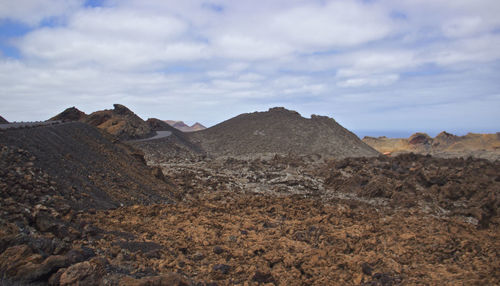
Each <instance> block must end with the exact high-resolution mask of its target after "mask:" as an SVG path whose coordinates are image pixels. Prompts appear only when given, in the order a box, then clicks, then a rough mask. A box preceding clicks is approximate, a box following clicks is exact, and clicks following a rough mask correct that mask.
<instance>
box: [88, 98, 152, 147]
mask: <svg viewBox="0 0 500 286" xmlns="http://www.w3.org/2000/svg"><path fill="white" fill-rule="evenodd" d="M113 106H114V109H112V110H102V111H96V112H94V113H91V114H90V115H88V116H87V117H86V118H84V119H83V120H82V121H83V122H85V123H88V124H90V125H93V126H96V127H98V128H100V129H103V130H105V131H107V132H108V133H110V134H112V135H115V136H117V137H118V138H120V139H122V140H130V139H140V138H146V137H149V136H153V135H154V133H153V132H152V130H151V127H150V126H149V125H148V124H147V123H146V122H145V121H144V120H142V119H141V118H140V117H139V116H137V115H136V114H135V113H133V112H132V111H130V109H128V108H127V107H125V106H123V105H121V104H114V105H113Z"/></svg>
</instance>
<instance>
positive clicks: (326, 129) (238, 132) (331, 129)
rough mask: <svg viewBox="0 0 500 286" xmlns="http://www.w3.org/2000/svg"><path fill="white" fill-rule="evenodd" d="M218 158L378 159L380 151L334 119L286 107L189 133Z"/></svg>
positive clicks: (244, 116)
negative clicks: (271, 155) (301, 156)
mask: <svg viewBox="0 0 500 286" xmlns="http://www.w3.org/2000/svg"><path fill="white" fill-rule="evenodd" d="M189 137H190V138H191V139H192V140H193V142H194V143H197V144H199V145H200V146H202V148H203V149H204V150H205V151H206V152H207V153H208V154H209V155H214V156H239V155H255V154H266V153H267V154H269V153H280V154H314V153H318V154H322V155H328V156H330V157H335V158H345V157H362V156H376V155H378V152H377V151H375V150H374V149H372V148H371V147H370V146H368V145H366V144H365V143H363V142H362V141H361V140H360V139H359V138H358V137H357V136H356V135H354V134H353V133H351V132H350V131H348V130H347V129H345V128H343V127H342V126H340V125H339V124H338V123H337V122H335V120H333V119H332V118H328V117H324V116H315V115H313V116H312V117H311V119H306V118H303V117H302V116H300V114H298V113H297V112H295V111H290V110H287V109H285V108H282V107H277V108H271V109H269V111H267V112H254V113H247V114H241V115H239V116H236V117H234V118H232V119H229V120H227V121H224V122H222V123H220V124H217V125H215V126H213V127H210V128H208V129H205V130H202V131H198V132H193V133H189Z"/></svg>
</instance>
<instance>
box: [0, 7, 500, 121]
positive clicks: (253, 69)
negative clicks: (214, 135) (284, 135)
mask: <svg viewBox="0 0 500 286" xmlns="http://www.w3.org/2000/svg"><path fill="white" fill-rule="evenodd" d="M0 1H2V0H0ZM19 3H20V4H19ZM45 3H46V1H36V0H32V1H24V0H20V1H15V4H14V2H12V1H3V2H2V4H1V5H0V7H2V8H0V20H2V19H4V20H5V19H10V20H12V21H17V22H20V23H25V24H27V25H31V27H30V31H28V32H27V33H23V34H21V35H17V36H9V35H8V34H6V35H5V36H4V37H3V39H5V41H6V42H7V41H8V43H9V44H10V43H13V45H14V47H15V48H16V49H17V50H18V51H19V53H18V54H19V56H18V57H17V58H15V57H14V58H11V59H5V58H2V55H1V53H0V99H1V100H2V102H3V103H5V104H2V105H1V106H0V114H2V116H5V117H7V118H8V119H11V118H12V120H38V119H45V118H49V117H50V116H53V115H54V114H56V113H58V112H60V110H62V109H64V108H65V107H67V106H73V105H76V106H77V107H79V108H82V109H84V110H85V111H87V112H90V111H94V110H97V109H102V108H110V106H111V104H112V103H116V102H120V103H123V104H126V105H130V107H131V108H132V109H133V110H136V111H137V112H138V113H139V114H140V115H141V116H143V117H152V116H154V117H159V118H162V119H168V118H172V119H182V120H186V121H188V122H189V121H201V122H203V123H205V124H207V125H210V124H214V123H217V122H219V121H222V120H225V119H227V118H229V117H230V116H232V115H236V114H237V113H239V112H249V111H253V110H255V109H259V110H266V109H267V108H269V107H270V106H272V105H284V106H287V107H289V108H295V109H297V110H298V111H299V112H301V113H302V114H304V115H308V114H310V113H316V114H318V113H319V114H325V115H332V113H333V114H334V115H335V116H336V117H337V116H338V117H339V118H340V120H341V122H346V124H351V126H347V127H349V128H357V129H361V127H363V126H366V127H369V128H372V129H373V128H376V127H377V122H378V120H382V119H381V118H384V116H385V115H384V114H389V115H390V116H391V118H395V119H397V122H394V123H392V127H391V123H390V118H389V119H387V120H382V121H383V122H384V126H385V128H396V127H397V126H404V124H408V126H409V125H410V123H411V124H413V123H414V122H418V124H421V126H424V127H425V126H431V127H432V126H434V122H433V121H435V120H436V118H432V120H431V119H427V118H431V117H425V116H423V117H419V113H420V114H422V113H423V110H425V109H426V108H428V110H433V111H436V112H439V111H440V112H441V113H442V114H448V115H449V116H451V117H452V118H454V119H453V120H450V122H456V125H457V126H458V125H460V124H462V125H464V126H469V127H471V128H472V126H480V125H485V126H486V125H487V123H485V120H486V119H483V117H482V111H481V110H480V109H478V110H477V111H470V112H469V113H470V114H471V116H469V119H468V120H472V121H474V123H470V122H467V124H466V122H465V119H460V117H459V116H458V115H457V114H458V113H457V112H458V110H463V109H464V108H466V107H467V106H469V105H470V106H476V107H478V108H479V107H481V108H482V110H483V111H484V106H485V104H482V103H481V101H482V100H486V99H487V100H488V102H489V104H488V106H497V107H498V106H500V102H499V99H498V94H499V93H500V91H499V89H500V87H499V85H498V79H499V78H498V70H499V68H500V52H499V51H498V49H497V48H496V47H498V46H500V34H499V33H498V31H499V30H500V18H499V17H498V14H499V13H500V2H498V1H496V0H477V1H467V0H457V1H446V0H407V1H398V0H377V1H361V0H359V1H358V0H354V1H333V0H331V1H329V0H311V1H305V0H275V1H257V2H256V1H250V0H241V1H230V0H214V1H201V0H200V1H156V0H106V1H103V5H102V7H87V6H85V5H84V3H83V1H76V0H75V1H72V0H65V1H63V0H60V1H59V0H54V1H52V2H51V4H52V5H45ZM42 4H43V5H42ZM51 19H57V21H55V22H54V23H52V24H47V21H48V22H50V21H51ZM0 33H2V30H1V29H0ZM1 49H2V47H1V46H0V50H1ZM12 54H16V53H12ZM495 95H496V97H495ZM446 108H449V109H453V110H455V111H457V112H455V111H453V110H452V111H449V110H445V109H446ZM488 110H489V111H488V112H490V111H491V110H490V109H488ZM26 111H27V112H26ZM474 114H475V116H472V115H474ZM488 114H489V115H488V116H489V117H484V118H488V120H492V119H495V118H496V119H497V121H500V115H498V116H497V117H495V115H493V113H491V112H490V113H488ZM16 117H17V118H16ZM471 118H473V119H471ZM336 119H337V118H336ZM415 124H416V123H415ZM396 125H397V126H396Z"/></svg>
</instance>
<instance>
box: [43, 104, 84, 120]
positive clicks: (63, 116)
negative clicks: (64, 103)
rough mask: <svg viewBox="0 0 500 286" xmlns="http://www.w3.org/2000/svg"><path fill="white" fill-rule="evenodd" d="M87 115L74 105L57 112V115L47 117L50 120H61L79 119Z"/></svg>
mask: <svg viewBox="0 0 500 286" xmlns="http://www.w3.org/2000/svg"><path fill="white" fill-rule="evenodd" d="M85 117H87V114H85V112H82V111H80V110H78V108H76V107H74V106H73V107H70V108H67V109H66V110H64V111H63V112H61V113H59V114H58V115H56V116H54V117H52V118H51V119H49V120H50V121H56V120H61V121H81V120H83V119H85Z"/></svg>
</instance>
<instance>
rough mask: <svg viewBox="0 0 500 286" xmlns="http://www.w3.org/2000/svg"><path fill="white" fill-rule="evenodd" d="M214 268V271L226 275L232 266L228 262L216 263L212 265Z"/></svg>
mask: <svg viewBox="0 0 500 286" xmlns="http://www.w3.org/2000/svg"><path fill="white" fill-rule="evenodd" d="M212 270H213V271H214V272H218V273H221V274H224V275H226V274H228V273H229V271H231V266H229V265H226V264H215V265H214V266H213V267H212Z"/></svg>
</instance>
